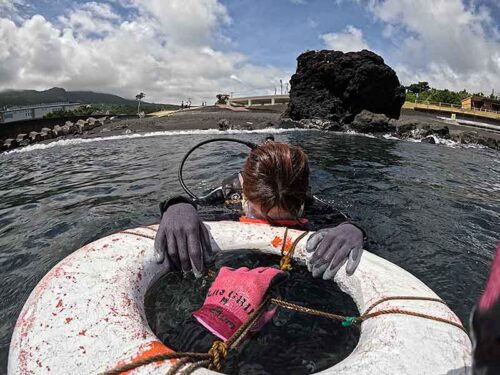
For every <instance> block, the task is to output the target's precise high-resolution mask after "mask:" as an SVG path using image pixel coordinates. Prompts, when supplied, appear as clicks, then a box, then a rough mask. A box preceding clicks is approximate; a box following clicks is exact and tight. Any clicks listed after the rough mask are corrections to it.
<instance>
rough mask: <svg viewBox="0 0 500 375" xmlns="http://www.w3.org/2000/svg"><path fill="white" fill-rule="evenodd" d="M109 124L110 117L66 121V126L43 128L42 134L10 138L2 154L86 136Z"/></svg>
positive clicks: (19, 135)
mask: <svg viewBox="0 0 500 375" xmlns="http://www.w3.org/2000/svg"><path fill="white" fill-rule="evenodd" d="M109 122H110V120H109V118H108V117H101V118H98V119H96V118H94V117H89V118H87V119H86V120H78V121H76V122H74V123H73V122H71V121H66V122H65V123H64V125H55V126H54V127H52V128H42V129H41V131H40V132H37V131H32V132H29V133H20V134H18V135H17V137H16V138H8V139H6V140H4V141H3V142H2V143H0V152H2V151H10V150H13V149H16V148H19V147H24V146H28V145H31V144H34V143H39V142H43V141H49V140H53V139H56V138H61V137H68V136H70V137H71V136H79V135H84V134H87V133H88V132H89V131H91V130H93V129H95V128H98V127H101V126H102V125H104V124H107V123H109ZM7 126H8V125H7Z"/></svg>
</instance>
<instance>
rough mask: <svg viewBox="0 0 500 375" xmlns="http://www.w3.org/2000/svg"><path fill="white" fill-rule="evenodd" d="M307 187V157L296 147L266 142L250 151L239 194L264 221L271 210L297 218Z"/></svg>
mask: <svg viewBox="0 0 500 375" xmlns="http://www.w3.org/2000/svg"><path fill="white" fill-rule="evenodd" d="M308 187H309V163H308V160H307V155H306V154H305V153H304V151H302V149H300V148H299V147H296V146H292V145H289V144H285V143H278V142H266V143H264V144H263V145H260V146H258V147H256V148H255V149H253V150H252V151H251V152H250V155H249V156H248V158H247V160H246V162H245V166H244V167H243V194H245V197H246V198H247V199H248V201H250V202H251V203H253V204H258V205H259V206H260V210H261V211H262V213H263V214H264V215H265V216H266V218H267V219H269V217H268V214H269V211H270V210H271V209H273V208H274V207H278V208H279V209H280V210H284V211H287V212H289V213H290V214H292V215H293V216H295V218H297V219H298V218H299V215H300V211H301V208H302V205H303V204H304V202H305V200H306V197H307V191H308Z"/></svg>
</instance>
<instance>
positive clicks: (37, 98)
mask: <svg viewBox="0 0 500 375" xmlns="http://www.w3.org/2000/svg"><path fill="white" fill-rule="evenodd" d="M55 102H75V103H85V104H110V105H119V106H137V101H136V100H132V99H125V98H122V97H120V96H118V95H112V94H105V93H99V92H93V91H66V90H65V89H63V88H59V87H53V88H51V89H49V90H45V91H36V90H6V91H1V92H0V108H4V107H12V106H22V105H32V104H40V103H55ZM159 105H160V106H161V105H162V104H153V103H147V102H142V104H141V106H143V107H148V106H159ZM167 106H168V105H167Z"/></svg>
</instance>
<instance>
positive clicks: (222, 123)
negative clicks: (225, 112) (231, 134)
mask: <svg viewBox="0 0 500 375" xmlns="http://www.w3.org/2000/svg"><path fill="white" fill-rule="evenodd" d="M217 126H218V127H219V130H221V131H224V130H229V129H231V123H230V122H229V120H227V119H225V118H222V119H220V120H219V121H218V122H217Z"/></svg>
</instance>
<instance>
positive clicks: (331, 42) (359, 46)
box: [320, 25, 368, 52]
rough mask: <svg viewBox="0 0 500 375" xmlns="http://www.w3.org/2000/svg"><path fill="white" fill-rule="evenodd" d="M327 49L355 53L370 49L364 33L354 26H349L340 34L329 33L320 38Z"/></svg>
mask: <svg viewBox="0 0 500 375" xmlns="http://www.w3.org/2000/svg"><path fill="white" fill-rule="evenodd" d="M320 37H321V39H323V42H324V43H325V46H326V48H328V49H333V50H336V51H342V52H355V51H361V50H363V49H368V43H367V42H366V40H365V39H364V37H363V32H362V31H361V30H360V29H357V28H355V27H354V26H352V25H348V26H347V27H346V28H345V29H344V30H342V31H340V32H338V33H328V34H323V35H321V36H320Z"/></svg>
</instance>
